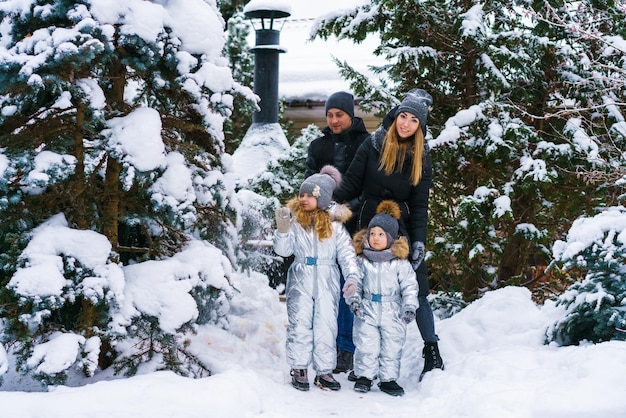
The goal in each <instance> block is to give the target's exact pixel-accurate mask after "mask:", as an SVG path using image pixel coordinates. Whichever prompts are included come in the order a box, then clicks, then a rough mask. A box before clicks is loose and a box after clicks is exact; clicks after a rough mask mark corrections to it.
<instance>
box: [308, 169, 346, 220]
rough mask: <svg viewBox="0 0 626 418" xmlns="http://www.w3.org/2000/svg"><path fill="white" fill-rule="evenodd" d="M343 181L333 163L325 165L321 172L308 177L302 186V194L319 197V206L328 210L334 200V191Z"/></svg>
mask: <svg viewBox="0 0 626 418" xmlns="http://www.w3.org/2000/svg"><path fill="white" fill-rule="evenodd" d="M340 183H341V173H340V172H339V170H337V168H335V167H333V166H332V165H325V166H324V167H322V169H321V170H320V172H319V173H317V174H312V175H310V176H309V177H307V178H306V179H305V180H304V182H303V183H302V185H301V186H300V192H299V193H300V194H302V193H308V194H310V195H311V196H314V197H315V198H316V199H317V207H318V208H319V209H321V210H326V209H328V208H329V207H330V202H332V200H333V192H334V191H335V189H336V188H337V187H339V184H340Z"/></svg>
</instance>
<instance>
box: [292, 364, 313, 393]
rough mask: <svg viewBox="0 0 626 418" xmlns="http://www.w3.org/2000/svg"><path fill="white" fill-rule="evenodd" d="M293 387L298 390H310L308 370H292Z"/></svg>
mask: <svg viewBox="0 0 626 418" xmlns="http://www.w3.org/2000/svg"><path fill="white" fill-rule="evenodd" d="M291 386H293V387H294V388H296V389H298V390H302V391H307V390H309V378H308V377H307V370H306V369H291Z"/></svg>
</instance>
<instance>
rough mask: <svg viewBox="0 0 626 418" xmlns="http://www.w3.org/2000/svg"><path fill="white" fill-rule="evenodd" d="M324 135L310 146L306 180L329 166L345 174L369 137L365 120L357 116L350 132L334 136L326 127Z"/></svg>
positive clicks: (323, 130)
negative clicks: (357, 151) (358, 150)
mask: <svg viewBox="0 0 626 418" xmlns="http://www.w3.org/2000/svg"><path fill="white" fill-rule="evenodd" d="M322 133H323V134H324V135H323V136H321V137H319V138H316V139H314V140H313V141H311V143H310V144H309V150H308V155H307V159H306V170H305V172H304V178H307V177H309V176H310V175H311V174H315V173H319V171H320V170H321V169H322V167H324V166H325V165H329V164H330V165H333V166H335V167H336V168H337V170H339V172H340V173H341V174H345V172H346V170H347V169H348V166H349V165H350V163H351V162H352V159H353V158H354V155H355V154H356V150H357V149H358V148H359V146H360V145H361V144H362V143H363V141H365V139H367V138H368V137H369V133H368V132H367V130H366V129H365V124H364V123H363V119H361V118H359V117H356V116H355V117H354V118H352V126H351V127H350V128H349V129H348V130H346V131H344V132H342V133H340V134H334V133H333V132H332V131H331V130H330V128H329V127H328V126H326V127H324V129H322Z"/></svg>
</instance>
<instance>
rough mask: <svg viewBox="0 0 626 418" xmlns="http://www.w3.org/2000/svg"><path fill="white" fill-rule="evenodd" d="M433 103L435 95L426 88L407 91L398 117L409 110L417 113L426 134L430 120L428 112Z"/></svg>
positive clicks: (397, 113) (397, 112)
mask: <svg viewBox="0 0 626 418" xmlns="http://www.w3.org/2000/svg"><path fill="white" fill-rule="evenodd" d="M432 105H433V97H432V96H431V95H430V94H428V92H427V91H426V90H422V89H413V90H411V91H410V92H408V93H407V95H406V97H405V98H404V100H402V103H400V106H398V109H397V110H396V116H395V117H396V118H397V117H398V115H399V114H400V113H402V112H408V113H410V114H412V115H415V116H416V117H417V119H419V121H420V126H421V128H422V132H423V133H424V135H426V122H427V120H428V112H429V111H430V108H431V106H432Z"/></svg>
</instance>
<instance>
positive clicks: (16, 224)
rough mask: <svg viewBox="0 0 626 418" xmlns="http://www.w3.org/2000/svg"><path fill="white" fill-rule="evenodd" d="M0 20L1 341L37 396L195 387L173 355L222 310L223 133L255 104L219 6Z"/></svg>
mask: <svg viewBox="0 0 626 418" xmlns="http://www.w3.org/2000/svg"><path fill="white" fill-rule="evenodd" d="M0 19H1V22H2V23H1V25H0V51H1V53H0V131H1V132H2V133H1V134H0V217H1V218H2V224H1V226H0V253H1V254H2V256H1V258H0V284H1V285H2V287H1V288H0V300H2V303H1V310H0V315H1V317H2V326H0V328H2V330H3V332H2V342H3V343H4V344H5V346H6V347H11V349H12V350H13V351H14V352H15V353H17V363H18V364H17V366H18V367H19V368H20V370H21V371H22V372H23V373H32V374H33V375H36V376H38V377H40V378H41V379H42V381H44V382H62V381H63V380H64V379H65V377H66V375H67V372H68V370H70V369H71V368H74V367H79V368H81V369H82V370H83V371H84V373H86V374H87V375H92V374H94V373H95V372H96V371H97V370H98V369H99V368H102V367H106V366H108V365H109V364H111V362H114V363H115V366H116V368H117V369H118V370H119V371H124V372H127V373H132V372H134V371H135V370H137V367H139V366H140V365H141V364H145V363H146V362H149V363H150V364H151V366H150V367H152V368H154V369H171V370H175V371H176V372H178V373H180V374H183V375H203V374H206V373H208V372H209V370H207V368H206V366H205V365H203V363H202V362H201V361H199V360H198V358H197V356H196V355H195V354H194V353H192V352H191V351H189V350H187V346H186V345H185V343H184V340H185V336H186V335H188V333H189V332H192V331H193V329H194V326H195V324H198V323H206V322H209V321H210V322H213V323H220V321H223V317H224V312H225V310H226V309H227V300H228V295H229V293H230V292H231V291H232V290H231V286H230V284H229V282H228V276H229V272H230V271H231V270H232V263H233V262H235V260H236V257H237V249H236V248H237V237H236V226H235V225H236V216H237V210H238V208H237V206H236V205H237V199H235V197H234V192H235V190H234V183H235V182H234V178H233V176H232V174H229V166H230V164H231V162H230V160H229V159H228V156H227V155H224V135H223V124H224V120H225V119H226V118H227V117H228V116H229V115H230V114H231V112H232V105H233V95H239V96H241V97H244V98H246V99H247V100H251V101H254V100H255V98H254V95H253V94H252V92H251V90H250V89H248V88H245V87H242V86H241V85H240V84H239V83H237V82H236V81H234V80H233V77H232V73H231V70H230V68H229V67H228V62H227V60H226V59H225V58H224V57H223V50H224V42H225V35H224V21H223V20H222V17H221V15H220V14H219V12H218V11H217V8H216V4H215V2H214V1H211V0H209V1H204V0H185V1H182V0H180V1H176V0H175V1H168V2H162V1H143V0H113V1H111V0H82V1H67V0H47V1H39V0H32V1H29V0H19V1H15V0H8V1H3V2H1V3H0ZM173 265H174V266H177V267H176V268H172V267H168V266H173ZM181 301H182V302H181ZM224 326H226V325H224ZM59 349H60V350H59ZM52 350H56V352H59V351H60V352H63V353H65V355H64V356H63V359H62V360H63V361H61V362H60V363H61V364H57V363H55V359H54V358H53V356H51V355H48V354H49V353H51V352H52ZM57 361H58V358H57Z"/></svg>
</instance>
